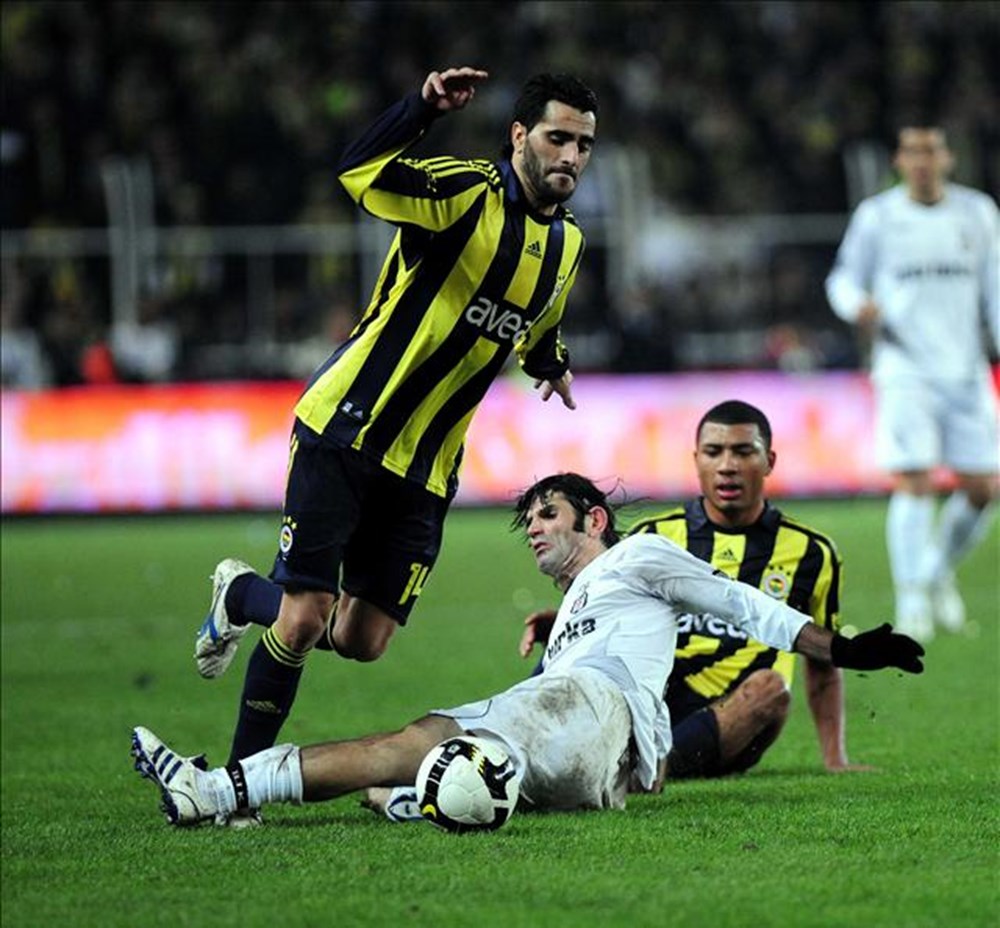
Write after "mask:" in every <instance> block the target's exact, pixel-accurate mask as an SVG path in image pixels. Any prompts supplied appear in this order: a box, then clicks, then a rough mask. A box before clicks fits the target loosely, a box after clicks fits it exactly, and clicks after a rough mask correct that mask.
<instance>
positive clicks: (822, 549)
mask: <svg viewBox="0 0 1000 928" xmlns="http://www.w3.org/2000/svg"><path fill="white" fill-rule="evenodd" d="M631 531H632V532H633V533H636V532H651V533H656V534H659V535H663V536H664V537H666V538H669V539H670V540H671V541H673V542H675V543H676V544H678V545H679V546H680V547H682V548H686V549H687V550H688V551H690V552H691V553H692V554H693V555H695V557H698V558H700V559H701V560H703V561H707V562H708V563H710V564H711V565H712V566H713V567H715V568H717V569H718V570H720V571H722V572H723V573H725V574H727V575H728V576H730V577H732V578H733V579H735V580H739V581H740V582H741V583H749V584H750V585H751V586H755V587H758V588H760V589H761V590H763V591H764V592H765V593H767V594H768V595H770V596H773V597H775V598H776V599H780V600H783V601H784V602H786V603H787V604H788V605H789V606H791V607H792V608H793V609H797V610H798V611H799V612H803V613H805V614H806V615H809V616H811V617H812V620H813V621H814V622H816V623H817V624H818V625H822V626H823V627H824V628H828V629H830V630H831V631H836V630H837V629H838V628H839V627H840V582H841V566H842V565H841V560H840V555H839V554H838V552H837V549H836V547H835V545H834V544H833V542H832V541H831V540H830V539H829V538H828V537H827V536H826V535H823V534H821V533H820V532H817V531H814V530H813V529H811V528H809V527H807V526H805V525H802V524H801V523H799V522H793V521H792V520H791V519H789V518H788V517H787V516H785V515H783V514H782V513H781V511H780V510H778V509H776V508H775V507H773V506H771V505H767V506H766V507H765V509H764V512H763V513H762V514H761V517H760V518H759V519H758V520H757V521H756V522H755V523H754V524H753V525H751V526H748V527H747V528H741V529H726V528H720V527H719V526H717V525H714V524H713V523H712V522H711V521H709V519H708V516H706V514H705V509H704V506H703V505H702V501H701V500H700V499H696V500H691V501H689V502H688V503H686V504H685V505H684V506H683V507H682V508H679V509H675V510H672V511H670V512H668V513H665V514H664V515H661V516H657V517H654V518H650V519H645V520H643V521H642V522H640V523H638V524H637V525H635V526H634V527H633V528H632V530H631ZM794 666H795V664H794V656H793V655H792V654H789V653H788V652H785V651H777V650H775V649H774V648H770V647H768V646H767V645H765V644H761V643H760V642H758V641H754V640H753V639H752V638H748V637H747V635H746V633H745V632H743V631H742V630H741V629H739V628H737V627H735V626H734V625H731V624H730V623H728V622H725V621H724V620H722V619H720V618H718V617H717V616H712V615H685V616H684V617H683V618H682V619H681V622H680V624H679V628H678V635H677V654H676V659H675V662H674V669H673V671H672V672H671V674H670V681H669V683H668V689H669V690H671V691H672V690H673V689H674V688H675V687H677V686H678V685H681V684H683V685H684V686H687V687H688V688H689V689H690V690H692V691H694V692H695V693H697V694H698V695H699V696H701V697H703V698H705V699H709V700H712V699H717V698H719V697H720V696H723V695H725V694H726V693H728V692H730V691H731V690H732V689H735V687H736V686H738V685H739V684H740V683H742V682H743V680H744V679H746V677H747V676H749V675H750V674H751V673H753V672H754V671H755V670H760V669H762V668H767V667H770V668H773V669H774V670H775V671H777V672H778V673H780V674H781V675H782V676H783V677H784V678H785V680H786V682H787V683H788V684H789V685H791V682H792V674H793V670H794Z"/></svg>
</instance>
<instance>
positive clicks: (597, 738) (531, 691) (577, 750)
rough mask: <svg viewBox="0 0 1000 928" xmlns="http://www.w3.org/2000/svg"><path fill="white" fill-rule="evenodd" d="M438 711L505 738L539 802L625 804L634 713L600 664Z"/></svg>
mask: <svg viewBox="0 0 1000 928" xmlns="http://www.w3.org/2000/svg"><path fill="white" fill-rule="evenodd" d="M431 714H432V715H444V716H449V717H450V718H453V719H454V720H455V721H456V722H458V724H459V725H460V726H461V727H462V728H463V729H465V731H467V732H468V733H469V734H470V735H484V736H487V737H488V736H490V735H492V736H494V737H496V738H499V739H500V740H501V741H503V742H504V744H505V745H506V747H507V749H508V753H509V754H510V756H511V758H512V759H513V760H514V763H515V764H516V765H517V766H518V769H519V771H520V772H522V774H523V778H522V780H521V798H522V799H523V800H526V801H527V802H528V803H529V804H530V805H532V806H534V807H536V808H539V809H565V810H572V809H607V808H611V809H623V808H625V796H626V793H627V791H628V781H629V771H630V767H631V763H630V741H631V735H632V716H631V713H630V712H629V709H628V703H626V702H625V697H624V696H623V695H622V692H621V690H620V689H619V687H618V686H617V685H616V684H615V683H614V681H612V680H611V679H610V678H609V677H607V676H606V675H605V674H603V673H601V672H600V671H598V670H594V669H592V668H589V667H579V668H576V669H574V670H572V671H570V672H569V673H566V674H557V673H543V674H540V675H539V676H537V677H529V678H528V679H527V680H523V681H521V682H520V683H518V684H516V685H514V686H512V687H511V688H510V689H508V690H505V691H504V692H502V693H500V694H498V695H496V696H493V697H492V698H490V699H483V700H481V701H479V702H471V703H467V704H466V705H464V706H457V707H455V708H453V709H435V710H434V711H433V712H432V713H431Z"/></svg>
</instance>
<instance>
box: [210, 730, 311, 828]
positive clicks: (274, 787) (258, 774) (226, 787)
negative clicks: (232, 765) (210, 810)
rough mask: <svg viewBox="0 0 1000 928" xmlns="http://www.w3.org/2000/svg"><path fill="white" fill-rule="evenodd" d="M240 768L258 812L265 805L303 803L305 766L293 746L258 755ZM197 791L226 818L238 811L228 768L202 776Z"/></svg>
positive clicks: (252, 802)
mask: <svg viewBox="0 0 1000 928" xmlns="http://www.w3.org/2000/svg"><path fill="white" fill-rule="evenodd" d="M239 765H240V768H241V769H242V771H243V780H244V782H245V783H246V791H247V805H248V806H249V807H250V808H251V809H259V808H260V807H261V806H262V805H263V804H264V803H266V802H294V803H296V804H298V803H300V802H302V764H301V762H300V760H299V749H298V748H297V747H296V746H295V745H294V744H278V745H275V746H274V747H273V748H267V749H266V750H263V751H258V752H257V753H256V754H253V755H251V756H250V757H246V758H244V759H243V760H241V761H240V764H239ZM198 787H199V789H201V790H203V791H204V792H206V793H207V794H208V795H209V796H211V798H212V800H213V802H214V804H215V807H216V809H217V810H218V811H219V812H221V813H222V814H223V815H228V814H230V813H232V812H235V811H236V808H237V800H236V789H235V787H234V786H233V778H232V776H231V775H230V773H229V771H228V770H227V769H226V768H225V767H216V768H215V769H214V770H209V771H207V772H205V773H199V775H198Z"/></svg>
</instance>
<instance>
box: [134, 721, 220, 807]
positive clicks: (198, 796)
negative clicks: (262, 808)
mask: <svg viewBox="0 0 1000 928" xmlns="http://www.w3.org/2000/svg"><path fill="white" fill-rule="evenodd" d="M132 757H133V758H134V759H135V769H136V770H137V771H138V772H139V774H140V775H141V776H143V777H144V778H145V779H147V780H152V781H153V782H154V783H155V784H156V785H157V786H158V787H159V790H160V796H161V797H162V800H163V801H162V802H161V804H160V808H161V809H162V811H163V813H164V814H165V815H166V817H167V821H168V822H170V824H171V825H198V824H200V823H201V822H204V821H206V820H208V819H214V818H215V816H216V809H215V807H214V803H213V802H212V801H211V800H210V799H209V798H208V797H206V796H205V795H204V794H203V793H202V792H201V790H200V789H199V788H198V773H199V771H201V770H206V769H208V764H207V763H206V762H205V755H204V754H200V755H198V756H197V757H182V756H181V755H180V754H178V753H177V752H176V751H173V750H171V749H170V748H169V747H167V745H165V744H164V743H163V742H162V741H161V740H160V739H159V738H157V737H156V735H154V734H153V733H152V732H151V731H150V730H149V729H148V728H142V727H141V726H140V727H138V728H134V729H133V730H132Z"/></svg>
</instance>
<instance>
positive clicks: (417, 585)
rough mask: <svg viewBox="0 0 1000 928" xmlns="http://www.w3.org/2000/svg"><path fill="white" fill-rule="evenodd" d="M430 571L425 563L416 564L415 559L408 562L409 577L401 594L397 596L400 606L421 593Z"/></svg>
mask: <svg viewBox="0 0 1000 928" xmlns="http://www.w3.org/2000/svg"><path fill="white" fill-rule="evenodd" d="M430 572H431V569H430V567H428V566H427V565H426V564H418V563H417V562H416V561H414V562H413V563H412V564H410V579H409V580H408V581H407V583H406V587H405V589H404V590H403V595H402V596H400V597H399V605H401V606H402V605H403V604H404V603H406V601H407V600H408V599H416V598H417V597H418V596H419V595H420V594H421V592H422V591H423V589H424V583H425V582H426V580H427V575H428V574H429V573H430Z"/></svg>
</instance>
